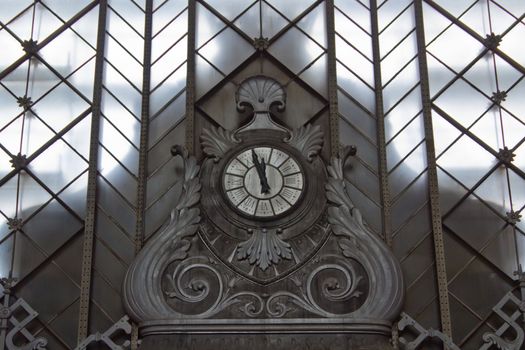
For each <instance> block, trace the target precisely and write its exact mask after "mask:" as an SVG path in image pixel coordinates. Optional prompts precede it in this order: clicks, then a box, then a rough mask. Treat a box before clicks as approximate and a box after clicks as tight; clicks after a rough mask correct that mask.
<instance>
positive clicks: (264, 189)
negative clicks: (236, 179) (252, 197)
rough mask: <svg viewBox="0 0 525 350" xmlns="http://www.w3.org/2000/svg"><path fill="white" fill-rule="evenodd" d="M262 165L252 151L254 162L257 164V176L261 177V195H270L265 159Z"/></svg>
mask: <svg viewBox="0 0 525 350" xmlns="http://www.w3.org/2000/svg"><path fill="white" fill-rule="evenodd" d="M261 159H262V163H261V162H259V157H258V156H257V154H256V153H255V151H254V150H253V149H252V160H253V164H255V169H256V170H257V175H259V181H261V193H263V194H264V193H270V185H268V179H267V178H266V164H265V163H264V158H262V157H261Z"/></svg>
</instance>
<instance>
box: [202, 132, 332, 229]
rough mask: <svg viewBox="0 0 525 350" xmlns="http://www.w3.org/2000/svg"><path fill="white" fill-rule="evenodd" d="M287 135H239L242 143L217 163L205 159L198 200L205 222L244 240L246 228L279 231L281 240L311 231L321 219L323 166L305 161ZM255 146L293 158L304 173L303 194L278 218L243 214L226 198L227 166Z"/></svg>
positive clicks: (254, 133)
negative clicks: (287, 139) (200, 193)
mask: <svg viewBox="0 0 525 350" xmlns="http://www.w3.org/2000/svg"><path fill="white" fill-rule="evenodd" d="M287 136H288V135H287V134H286V133H283V132H279V131H272V130H253V131H246V132H243V133H242V134H240V135H238V138H240V139H241V142H240V143H239V144H238V145H237V146H236V147H233V148H232V149H230V150H229V151H228V152H227V153H226V154H225V155H224V156H223V157H222V158H221V159H220V160H219V161H218V162H214V161H213V159H211V158H209V159H207V160H206V161H205V162H204V164H203V166H202V173H201V183H202V186H203V189H202V193H206V195H203V196H202V198H201V206H202V209H203V215H204V219H205V220H206V221H207V222H208V223H209V224H211V225H212V226H213V227H215V228H216V229H219V230H220V231H222V232H224V233H225V234H227V235H228V236H232V237H235V238H238V239H247V238H248V237H249V235H247V230H248V229H258V228H266V229H274V228H275V229H276V228H279V229H282V230H283V233H282V236H281V237H282V239H287V238H292V237H295V236H297V235H299V234H301V233H302V232H305V231H307V230H308V229H310V228H311V227H312V226H313V225H314V224H315V223H316V222H317V221H318V220H319V218H320V217H321V215H322V213H323V212H324V210H325V207H326V197H325V189H324V184H325V179H326V173H325V169H326V168H325V166H324V163H323V161H322V160H321V158H320V157H315V158H314V159H313V160H312V162H308V161H307V159H306V157H305V156H304V155H303V154H301V152H299V151H298V150H297V149H296V148H294V147H292V146H291V145H289V144H287V143H286V142H284V141H283V140H284V139H285V138H286V137H287ZM255 147H270V148H275V149H278V150H282V151H284V152H286V153H287V154H288V155H290V156H291V157H293V159H295V161H296V162H297V164H298V165H299V167H300V168H301V169H302V174H303V191H302V193H301V196H300V198H299V199H298V200H297V202H296V203H295V204H294V205H293V206H291V208H290V209H289V210H286V211H285V212H283V213H282V214H280V215H273V216H270V217H257V216H253V215H246V214H243V213H242V212H240V211H239V210H237V209H236V208H234V207H233V205H232V204H231V203H230V201H229V199H228V198H227V194H226V192H225V189H224V184H223V174H224V173H225V169H226V167H227V165H228V164H229V163H230V162H231V160H232V159H233V158H235V157H236V156H237V155H238V154H240V153H242V152H244V151H245V150H249V149H251V148H255Z"/></svg>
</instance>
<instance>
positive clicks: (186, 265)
mask: <svg viewBox="0 0 525 350" xmlns="http://www.w3.org/2000/svg"><path fill="white" fill-rule="evenodd" d="M232 102H233V101H232ZM235 102H236V104H237V108H238V109H239V110H240V111H243V110H245V109H247V108H249V109H250V110H252V113H251V118H250V119H249V121H248V122H245V123H244V124H243V125H241V126H240V127H238V128H236V129H233V130H226V129H223V128H222V127H215V126H210V127H207V128H203V129H202V133H201V136H200V142H201V149H202V153H203V159H202V161H199V162H198V161H197V159H196V158H195V157H194V156H192V155H190V154H188V152H187V151H186V150H185V149H184V148H182V147H180V146H174V147H173V149H172V154H173V155H174V156H181V157H182V158H183V160H184V168H185V170H184V171H185V174H184V186H183V193H182V195H181V198H180V201H179V203H176V204H175V208H174V209H173V212H172V217H171V220H170V222H169V224H168V225H167V226H166V227H165V228H164V229H163V230H162V231H161V232H159V233H158V234H157V235H156V236H155V237H153V238H152V239H151V240H150V241H149V242H148V244H147V245H146V246H145V247H144V248H143V250H142V251H141V252H140V253H139V255H138V256H137V258H136V260H135V261H134V263H133V264H132V265H131V266H130V268H129V270H128V273H127V276H126V280H125V283H124V295H125V304H126V308H127V309H128V311H129V313H130V315H132V317H133V318H134V319H135V320H136V321H138V322H139V323H140V325H141V331H142V334H143V335H152V334H171V333H179V332H184V333H199V332H202V331H203V330H206V332H237V331H244V332H248V333H258V332H261V331H263V330H264V331H266V330H268V327H270V328H271V329H273V330H275V331H277V332H283V333H286V332H290V331H293V332H302V331H306V330H307V329H310V331H315V332H321V333H323V332H326V333H331V332H332V333H333V332H334V331H343V330H345V332H352V333H356V332H358V333H362V334H378V333H379V334H381V333H382V334H385V335H386V334H389V332H390V323H389V322H390V321H391V320H392V319H393V318H394V317H396V316H397V314H398V312H399V309H400V307H401V303H402V298H403V284H402V278H401V272H400V269H399V266H398V264H397V262H396V261H395V259H394V257H393V256H392V254H391V253H390V251H389V250H388V248H387V247H386V246H385V245H384V244H383V242H382V241H381V240H380V239H378V238H377V237H376V236H375V235H374V234H372V233H371V232H370V230H368V229H367V227H366V225H365V224H364V223H363V222H362V219H361V215H360V213H359V210H358V209H357V208H355V206H354V204H353V203H352V201H351V199H350V197H349V196H348V193H347V192H346V189H345V182H344V179H343V167H344V165H345V162H346V161H347V159H348V158H349V157H350V156H352V155H353V154H355V151H356V150H355V148H347V149H345V150H343V152H342V154H341V155H340V156H339V157H335V158H332V159H331V160H330V164H328V165H327V164H325V162H324V161H323V159H322V158H321V157H320V156H319V153H320V151H321V150H322V147H323V143H324V140H325V138H324V132H323V130H322V129H321V127H320V126H313V125H311V124H306V125H303V126H301V127H299V128H295V129H292V128H290V127H288V126H287V125H284V123H282V121H279V120H278V118H277V117H276V116H275V115H273V114H272V113H271V112H270V108H271V107H272V106H277V107H278V108H277V113H278V111H279V110H281V111H282V110H284V108H285V106H286V92H285V89H284V88H283V86H282V85H281V84H280V83H279V82H277V81H276V80H274V79H272V78H269V77H265V76H260V75H258V76H253V77H250V78H248V79H246V80H245V81H244V82H242V84H240V86H239V88H238V90H237V93H236V101H235ZM243 320H245V321H243ZM305 327H306V328H305Z"/></svg>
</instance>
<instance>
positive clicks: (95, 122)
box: [77, 0, 108, 343]
mask: <svg viewBox="0 0 525 350" xmlns="http://www.w3.org/2000/svg"><path fill="white" fill-rule="evenodd" d="M107 5H108V4H107V0H100V7H99V17H98V29H97V30H98V33H97V56H96V61H95V77H94V79H95V80H94V88H93V114H92V121H91V140H90V147H89V173H88V186H87V204H86V219H85V228H84V241H83V244H82V270H81V281H80V302H79V304H80V305H79V316H78V332H77V341H78V342H79V343H80V342H81V341H82V340H83V339H84V338H85V337H86V336H87V334H88V324H89V308H90V299H91V274H92V267H93V266H92V265H93V239H94V232H95V218H96V199H97V168H98V148H99V142H98V140H99V132H100V118H101V102H102V81H103V79H104V52H105V44H106V35H105V34H106V19H107Z"/></svg>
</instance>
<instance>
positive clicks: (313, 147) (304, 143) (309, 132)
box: [284, 124, 324, 162]
mask: <svg viewBox="0 0 525 350" xmlns="http://www.w3.org/2000/svg"><path fill="white" fill-rule="evenodd" d="M323 136H324V133H323V131H322V130H321V127H320V126H319V125H315V126H312V124H307V125H305V126H302V127H300V128H299V129H296V130H294V132H293V133H292V136H291V137H290V138H289V139H285V140H284V141H285V142H287V143H289V144H290V145H292V146H293V147H295V148H296V149H297V150H298V151H299V152H301V153H302V154H303V155H304V156H305V157H306V158H307V159H308V161H309V162H311V161H312V160H313V158H314V157H315V156H317V155H318V154H319V151H321V148H322V147H323Z"/></svg>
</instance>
